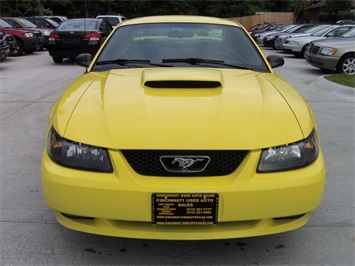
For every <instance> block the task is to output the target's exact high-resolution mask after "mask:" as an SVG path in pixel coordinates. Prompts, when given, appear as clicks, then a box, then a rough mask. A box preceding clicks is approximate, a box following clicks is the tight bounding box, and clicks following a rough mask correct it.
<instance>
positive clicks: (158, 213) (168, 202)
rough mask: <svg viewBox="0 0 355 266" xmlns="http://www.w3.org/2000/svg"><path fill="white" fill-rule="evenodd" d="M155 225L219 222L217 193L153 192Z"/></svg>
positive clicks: (212, 223)
mask: <svg viewBox="0 0 355 266" xmlns="http://www.w3.org/2000/svg"><path fill="white" fill-rule="evenodd" d="M151 199H152V223H153V224H155V225H214V224H217V223H218V205H219V195H218V194H217V193H153V194H152V197H151Z"/></svg>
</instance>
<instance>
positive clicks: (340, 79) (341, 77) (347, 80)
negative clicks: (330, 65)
mask: <svg viewBox="0 0 355 266" xmlns="http://www.w3.org/2000/svg"><path fill="white" fill-rule="evenodd" d="M324 77H325V79H327V80H329V81H332V82H335V83H337V84H340V85H343V86H348V87H352V88H355V75H352V76H350V75H346V74H344V73H342V74H335V75H327V76H324Z"/></svg>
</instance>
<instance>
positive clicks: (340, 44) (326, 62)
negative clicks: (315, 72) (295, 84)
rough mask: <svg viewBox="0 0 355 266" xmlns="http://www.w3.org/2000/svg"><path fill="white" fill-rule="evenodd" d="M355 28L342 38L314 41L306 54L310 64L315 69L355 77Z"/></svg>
mask: <svg viewBox="0 0 355 266" xmlns="http://www.w3.org/2000/svg"><path fill="white" fill-rule="evenodd" d="M354 44H355V28H352V29H351V30H350V31H348V32H346V33H345V34H343V35H342V36H341V37H338V38H332V39H327V40H321V41H313V42H311V44H310V45H309V46H308V48H307V50H306V52H305V58H306V60H307V62H308V63H310V64H311V65H312V66H314V67H318V68H320V69H326V70H332V71H333V70H335V71H336V72H337V73H345V74H348V75H355V45H354Z"/></svg>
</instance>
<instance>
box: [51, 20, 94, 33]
mask: <svg viewBox="0 0 355 266" xmlns="http://www.w3.org/2000/svg"><path fill="white" fill-rule="evenodd" d="M97 27H98V20H96V19H95V20H92V19H70V20H66V21H63V22H62V23H61V24H60V25H59V27H58V28H57V31H93V30H95V29H97Z"/></svg>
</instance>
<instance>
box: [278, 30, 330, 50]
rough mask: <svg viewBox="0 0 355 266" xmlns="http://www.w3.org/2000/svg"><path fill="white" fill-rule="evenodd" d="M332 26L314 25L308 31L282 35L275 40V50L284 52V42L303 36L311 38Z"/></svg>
mask: <svg viewBox="0 0 355 266" xmlns="http://www.w3.org/2000/svg"><path fill="white" fill-rule="evenodd" d="M329 26H330V25H324V24H323V25H314V26H313V27H311V28H308V29H306V30H305V31H304V32H296V33H294V32H291V33H290V32H286V33H283V34H280V35H279V36H277V37H276V39H275V48H276V49H277V50H282V49H283V48H284V42H285V41H286V40H287V39H289V38H291V37H301V36H309V35H311V34H313V33H315V32H317V31H319V30H321V29H323V28H325V27H329Z"/></svg>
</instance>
